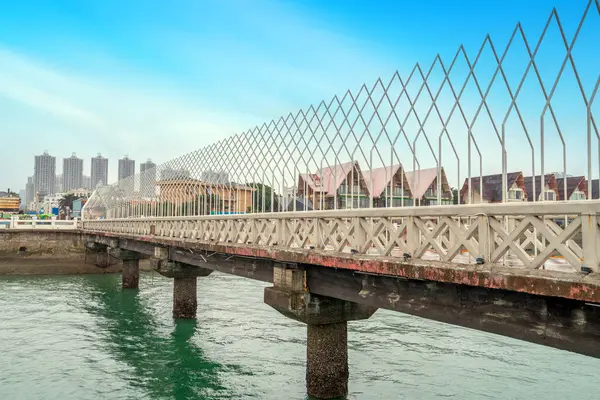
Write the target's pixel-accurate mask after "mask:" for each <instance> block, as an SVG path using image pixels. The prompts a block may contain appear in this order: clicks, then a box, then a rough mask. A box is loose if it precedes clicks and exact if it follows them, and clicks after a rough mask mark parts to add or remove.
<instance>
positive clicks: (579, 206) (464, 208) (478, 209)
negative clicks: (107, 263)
mask: <svg viewBox="0 0 600 400" xmlns="http://www.w3.org/2000/svg"><path fill="white" fill-rule="evenodd" d="M596 213H598V214H600V200H582V201H553V202H536V203H533V202H520V203H492V204H461V205H451V206H449V205H441V206H430V207H395V208H391V207H387V208H362V209H346V210H339V209H338V210H318V211H301V212H293V211H290V212H273V213H250V214H230V215H193V216H169V217H130V218H108V219H100V220H84V221H83V223H84V224H85V223H86V222H89V221H128V220H138V221H139V220H148V221H150V220H151V221H172V220H178V221H192V220H193V221H195V220H239V219H297V218H303V219H306V218H357V217H358V218H369V217H376V218H380V217H391V218H393V217H411V216H415V217H432V218H435V217H475V216H482V215H483V216H485V215H504V216H519V215H531V214H534V215H544V216H556V217H562V218H564V216H565V215H588V214H591V215H594V214H596Z"/></svg>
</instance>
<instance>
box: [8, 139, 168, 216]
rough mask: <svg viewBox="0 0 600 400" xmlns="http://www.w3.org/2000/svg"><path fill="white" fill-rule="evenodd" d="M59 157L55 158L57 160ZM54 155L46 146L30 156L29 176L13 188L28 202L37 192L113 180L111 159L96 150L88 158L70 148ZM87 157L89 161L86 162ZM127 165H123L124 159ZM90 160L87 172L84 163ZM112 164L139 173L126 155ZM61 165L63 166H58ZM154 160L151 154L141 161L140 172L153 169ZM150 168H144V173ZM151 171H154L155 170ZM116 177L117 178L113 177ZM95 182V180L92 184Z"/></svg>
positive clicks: (154, 165)
mask: <svg viewBox="0 0 600 400" xmlns="http://www.w3.org/2000/svg"><path fill="white" fill-rule="evenodd" d="M57 159H58V161H57ZM60 160H61V157H60V156H54V155H52V154H50V153H49V152H48V151H47V150H44V151H43V152H42V153H41V154H38V155H35V156H34V157H33V170H32V174H31V176H28V177H27V179H26V182H25V183H24V184H23V188H21V189H13V190H14V191H15V192H17V193H21V192H22V193H23V196H22V197H23V201H24V202H25V204H29V203H30V202H31V201H33V200H34V199H35V198H36V195H37V196H39V195H55V194H58V193H65V192H68V191H70V190H77V189H89V190H92V191H93V189H94V188H95V187H96V185H97V184H99V183H102V184H106V183H105V182H104V181H108V184H110V183H112V182H111V180H110V179H111V178H110V173H109V168H108V166H109V165H110V159H109V158H107V157H103V156H102V154H101V153H96V155H95V156H93V157H90V158H89V159H87V160H86V159H85V158H80V157H78V156H77V153H76V152H72V153H71V156H70V157H62V162H61V161H60ZM86 161H89V162H86ZM124 162H125V163H126V164H127V166H124V165H123V163H124ZM86 164H89V166H90V167H89V172H87V169H86V168H85V165H86ZM115 164H117V165H119V164H120V165H121V167H122V168H125V169H126V171H122V172H117V174H116V175H117V176H118V174H119V173H121V174H127V175H134V174H136V173H138V171H136V170H135V160H133V159H130V158H128V157H127V156H125V157H123V158H121V159H119V160H118V162H116V163H115ZM61 165H62V169H60V170H59V169H58V167H59V166H61ZM155 167H156V164H155V163H154V162H152V161H151V159H150V158H148V159H147V161H146V162H144V163H141V164H140V171H139V172H140V173H142V172H145V171H147V170H152V171H154V168H155ZM150 172H151V171H147V173H146V174H148V173H150ZM154 174H156V173H155V172H154ZM114 180H115V181H116V178H115V179H114ZM93 183H95V184H93Z"/></svg>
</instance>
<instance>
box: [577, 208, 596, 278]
mask: <svg viewBox="0 0 600 400" xmlns="http://www.w3.org/2000/svg"><path fill="white" fill-rule="evenodd" d="M581 218H582V221H581V233H582V245H583V265H584V266H585V267H587V268H590V269H591V270H592V271H593V272H598V270H600V268H599V264H600V233H599V232H598V216H597V215H596V214H595V213H590V214H582V215H581Z"/></svg>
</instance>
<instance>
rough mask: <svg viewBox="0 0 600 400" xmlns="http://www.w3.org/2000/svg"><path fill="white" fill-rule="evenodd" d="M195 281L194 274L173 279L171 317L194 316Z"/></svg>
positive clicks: (195, 306) (195, 305) (196, 301)
mask: <svg viewBox="0 0 600 400" xmlns="http://www.w3.org/2000/svg"><path fill="white" fill-rule="evenodd" d="M197 283H198V282H197V279H196V277H195V276H193V277H186V278H175V279H174V281H173V318H196V308H197V307H198V300H197V297H196V291H197Z"/></svg>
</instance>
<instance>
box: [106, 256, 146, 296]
mask: <svg viewBox="0 0 600 400" xmlns="http://www.w3.org/2000/svg"><path fill="white" fill-rule="evenodd" d="M109 251H110V253H111V254H112V255H113V256H114V257H116V258H118V259H120V260H122V261H123V273H122V285H123V289H137V288H138V286H139V282H140V259H141V258H142V254H140V253H136V252H135V251H130V250H124V249H120V248H112V249H110V250H109Z"/></svg>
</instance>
